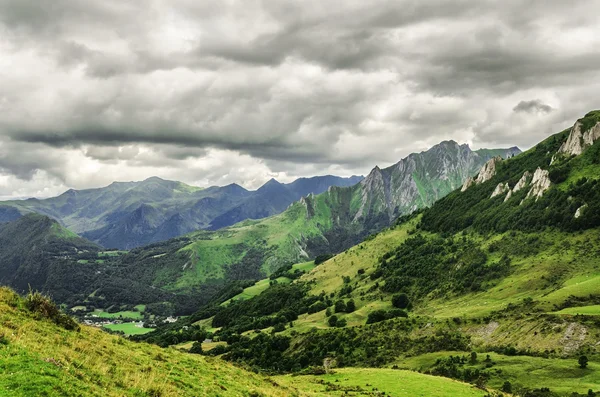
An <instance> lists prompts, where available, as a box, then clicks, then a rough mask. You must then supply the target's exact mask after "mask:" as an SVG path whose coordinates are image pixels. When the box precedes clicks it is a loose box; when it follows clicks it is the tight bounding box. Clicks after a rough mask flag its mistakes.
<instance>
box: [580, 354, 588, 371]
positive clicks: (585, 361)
mask: <svg viewBox="0 0 600 397" xmlns="http://www.w3.org/2000/svg"><path fill="white" fill-rule="evenodd" d="M578 362H579V368H581V369H585V368H587V366H588V358H587V357H586V356H581V357H579V360H578Z"/></svg>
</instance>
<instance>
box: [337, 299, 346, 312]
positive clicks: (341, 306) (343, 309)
mask: <svg viewBox="0 0 600 397" xmlns="http://www.w3.org/2000/svg"><path fill="white" fill-rule="evenodd" d="M335 312H336V313H344V312H346V302H344V301H343V300H339V301H337V302H335Z"/></svg>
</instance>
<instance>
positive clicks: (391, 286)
mask: <svg viewBox="0 0 600 397" xmlns="http://www.w3.org/2000/svg"><path fill="white" fill-rule="evenodd" d="M509 273H510V259H509V257H508V256H503V257H502V259H500V260H499V261H497V262H491V263H488V257H487V255H486V253H485V252H483V251H482V250H481V248H480V246H479V245H478V244H476V243H475V242H473V241H471V240H469V239H467V238H466V237H464V238H458V239H453V238H446V239H444V238H438V237H433V238H425V237H423V236H422V235H420V234H419V235H416V236H415V237H411V238H409V239H407V240H406V241H405V242H404V243H402V244H401V245H400V246H399V247H397V248H396V249H395V250H392V251H390V252H388V253H386V254H385V255H383V257H382V259H381V262H380V265H379V267H378V269H377V270H376V271H375V272H374V273H373V274H372V275H371V278H373V279H376V278H377V276H379V277H381V278H382V279H383V281H385V284H383V286H381V290H382V291H384V292H388V293H393V294H396V295H394V297H393V302H392V303H393V304H394V306H395V307H398V308H403V307H402V306H404V308H405V309H406V308H409V306H410V300H409V298H408V295H406V294H407V293H410V295H412V296H414V297H423V296H426V295H428V294H431V293H435V294H437V295H438V296H442V295H444V294H446V293H448V292H452V293H457V294H460V293H466V292H469V291H478V290H481V289H483V288H486V287H487V286H488V285H489V284H491V283H492V282H495V281H496V280H498V279H500V278H502V277H505V276H507V275H508V274H509Z"/></svg>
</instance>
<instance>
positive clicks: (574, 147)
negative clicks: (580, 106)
mask: <svg viewBox="0 0 600 397" xmlns="http://www.w3.org/2000/svg"><path fill="white" fill-rule="evenodd" d="M598 139H600V122H597V123H596V124H594V125H593V126H592V127H590V128H588V129H587V130H585V127H584V124H583V123H582V122H581V121H579V120H578V121H577V122H575V125H574V126H573V128H571V133H570V134H569V138H568V139H567V141H566V142H565V143H563V144H562V146H561V147H560V149H558V152H559V153H565V154H567V155H572V156H579V155H580V154H581V153H583V151H584V150H585V149H586V148H587V147H589V146H592V145H593V144H594V142H596V141H597V140H598Z"/></svg>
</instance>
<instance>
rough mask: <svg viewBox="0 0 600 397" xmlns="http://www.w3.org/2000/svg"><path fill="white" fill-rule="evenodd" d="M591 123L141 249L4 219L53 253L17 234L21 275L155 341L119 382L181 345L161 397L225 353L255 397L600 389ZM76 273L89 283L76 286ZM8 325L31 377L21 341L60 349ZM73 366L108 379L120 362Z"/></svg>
mask: <svg viewBox="0 0 600 397" xmlns="http://www.w3.org/2000/svg"><path fill="white" fill-rule="evenodd" d="M581 125H586V126H588V128H592V129H593V128H595V126H597V125H600V112H590V113H588V114H587V115H586V116H585V117H584V118H582V119H580V120H579V121H578V122H577V123H576V124H575V126H574V127H573V128H570V129H567V130H565V131H562V132H560V133H557V134H554V135H552V136H550V137H548V138H547V139H545V140H544V141H542V142H540V143H539V144H538V145H536V146H535V147H533V148H532V149H529V150H528V151H526V152H524V153H521V154H517V153H516V152H515V151H514V150H513V149H508V151H501V152H500V153H499V152H498V151H485V152H480V153H485V154H486V155H485V159H483V158H481V156H482V155H480V154H478V153H477V152H472V151H470V149H468V147H465V146H460V145H457V144H455V143H453V142H444V143H442V144H440V145H437V146H435V147H434V148H432V149H431V150H429V151H427V152H423V153H420V154H417V155H411V156H409V157H407V158H406V159H403V160H402V161H401V162H399V163H398V164H396V165H394V166H392V167H390V168H386V169H379V168H378V167H376V168H374V169H373V171H372V172H371V173H370V174H369V175H368V176H367V177H366V178H365V179H364V180H362V181H361V182H360V183H358V184H356V185H354V186H350V187H330V188H328V189H327V191H325V192H323V193H321V194H318V195H314V194H309V195H307V196H303V197H302V198H301V199H300V200H299V201H297V202H295V203H293V204H291V205H290V206H289V207H288V208H287V209H286V210H285V211H283V212H281V213H280V214H276V215H273V216H271V217H267V218H265V219H261V220H245V221H243V222H241V223H237V224H235V225H232V226H228V227H226V228H223V229H219V230H215V231H208V230H198V231H195V232H192V233H189V234H186V235H184V236H181V237H177V238H175V239H170V240H166V241H162V242H157V243H154V244H151V245H148V246H144V247H138V248H133V249H131V250H114V249H113V250H106V249H105V248H102V247H100V246H98V245H96V244H94V243H92V242H89V241H87V240H84V239H82V238H80V237H78V236H77V235H75V234H74V233H72V232H70V231H69V230H68V229H65V228H63V227H62V226H61V225H60V224H59V223H58V222H57V221H54V220H51V219H49V218H47V217H45V216H42V215H37V214H29V215H25V216H23V217H20V218H18V219H17V220H15V221H12V222H8V223H5V224H4V225H3V226H2V227H0V238H2V239H4V240H2V241H5V245H6V246H15V247H17V245H18V244H17V241H18V242H19V244H21V246H22V245H23V244H30V245H32V246H33V245H35V247H36V250H39V254H37V253H36V252H38V251H36V250H33V251H27V253H26V252H25V251H24V250H22V249H15V250H14V251H11V250H4V253H3V255H4V258H7V259H5V261H10V262H7V263H12V264H13V265H12V266H13V268H14V269H16V272H15V273H9V272H5V273H4V277H5V279H4V280H5V281H4V283H6V284H9V285H13V287H14V288H18V286H19V285H21V286H23V281H19V280H38V281H37V282H38V284H37V285H38V286H39V287H38V286H36V288H39V289H42V290H48V291H56V292H59V294H57V295H55V294H54V293H53V296H58V297H61V296H64V298H62V299H59V298H56V299H57V301H58V302H59V303H63V304H64V306H63V307H64V308H67V309H69V310H70V311H71V314H73V315H75V316H77V317H78V318H79V319H80V320H81V321H82V322H83V323H84V324H88V325H94V326H99V325H100V326H103V327H104V328H105V329H106V330H107V331H110V332H111V333H120V334H121V333H122V334H123V335H125V336H126V337H127V339H129V340H127V339H126V338H124V337H123V336H121V337H117V336H114V335H113V336H109V335H107V334H106V333H103V332H102V331H101V330H98V329H93V328H90V327H88V326H86V325H82V326H81V332H83V333H84V334H85V335H87V334H89V335H96V336H94V337H95V338H100V336H98V335H102V336H101V338H107V339H106V342H105V343H106V344H107V345H110V346H113V345H114V344H117V345H121V344H126V345H127V346H130V347H128V349H133V351H134V352H135V354H136V357H138V358H137V362H136V363H135V364H132V366H131V367H130V369H128V370H127V371H131V372H130V373H128V374H125V373H124V372H123V373H119V374H120V375H119V376H120V377H121V378H122V379H125V380H124V381H123V382H121V384H119V385H116V386H115V388H114V391H111V392H114V393H116V394H115V395H118V393H125V394H127V393H130V394H131V395H136V394H135V393H137V391H136V390H138V389H139V388H140V387H141V386H140V385H141V384H140V383H136V382H142V381H141V379H144V381H143V382H144V384H148V385H154V384H155V383H153V382H156V381H158V380H156V381H155V380H154V379H155V378H152V377H150V376H154V375H148V376H146V375H139V374H138V375H133V374H136V373H138V372H136V371H139V370H140V367H138V365H142V366H143V365H146V364H141V363H145V362H147V361H146V360H148V358H147V355H148V354H150V355H153V354H156V355H157V356H163V358H161V359H160V360H159V362H160V363H159V364H157V365H158V366H157V367H153V368H155V369H153V370H152V371H149V374H155V373H160V371H163V369H161V368H162V367H161V366H162V365H166V366H170V364H169V363H170V362H172V360H175V361H176V362H177V363H178V365H177V366H176V368H177V371H179V372H178V374H179V375H177V376H180V377H181V378H180V380H177V381H171V382H170V383H164V384H163V385H162V386H152V387H154V388H156V389H160V390H162V391H161V392H160V394H159V395H177V394H176V393H178V392H179V391H181V390H186V391H185V393H192V390H200V389H194V388H197V387H205V383H202V384H198V383H190V382H188V381H184V380H183V379H184V378H185V377H186V376H189V372H186V371H188V368H192V367H197V366H200V367H203V368H204V367H205V368H207V370H206V372H205V374H206V375H205V376H207V377H208V378H211V377H212V378H211V379H219V380H215V381H214V384H215V385H226V384H227V382H229V381H228V380H226V379H228V378H226V377H227V376H228V375H222V374H221V373H219V374H218V375H217V374H215V373H213V372H211V370H210V368H211V365H212V366H213V368H216V367H218V368H221V369H223V371H224V373H225V374H227V373H230V372H231V371H234V372H235V371H237V373H240V371H251V372H248V373H249V374H250V373H252V372H254V373H258V374H259V375H251V376H250V375H249V376H248V377H247V378H246V379H245V382H246V383H244V384H243V385H242V384H230V383H229V384H228V385H229V386H224V387H225V388H224V389H222V391H223V393H224V394H223V395H227V393H228V392H229V391H231V392H232V395H236V390H238V389H236V387H237V388H240V387H241V389H240V390H246V391H247V390H249V389H250V388H256V390H263V391H261V392H260V393H262V394H248V395H298V396H301V395H306V396H325V395H345V394H348V395H357V396H361V395H365V396H374V395H390V396H415V395H422V396H449V395H453V396H454V395H456V396H482V397H484V396H501V395H506V396H508V395H515V396H522V397H555V396H561V397H562V396H569V397H576V396H592V395H595V393H596V391H600V372H599V371H600V366H599V365H600V364H598V361H597V359H598V357H600V353H599V350H598V349H599V348H600V345H599V342H598V338H600V318H599V317H598V314H599V313H600V311H599V309H598V308H599V307H600V295H599V294H598V291H599V288H600V262H598V258H599V257H600V235H599V233H600V232H599V230H600V229H599V228H600V218H599V217H598V214H599V213H600V212H599V211H598V210H599V209H600V208H599V207H598V206H599V205H600V183H599V181H598V175H600V155H599V150H600V149H599V148H600V146H599V145H600V144H599V143H598V142H597V141H593V142H589V143H586V144H585V145H584V146H583V148H582V150H581V152H578V153H577V154H571V153H570V152H568V147H569V145H567V144H566V143H565V142H572V141H573V140H574V139H575V138H573V136H575V137H576V136H577V134H585V133H586V130H585V129H583V130H582V128H581V127H580V126H581ZM578 126H579V127H578ZM565 148H567V149H565ZM498 154H503V155H504V156H498ZM483 160H485V161H483ZM476 166H477V167H476ZM428 167H429V168H428ZM431 167H433V168H431ZM477 169H479V172H477ZM434 171H435V172H437V175H436V176H434V177H432V175H433V173H434ZM425 174H427V175H428V177H429V178H431V179H430V180H429V182H427V183H425V182H424V179H423V178H420V177H419V175H425ZM411 186H412V190H411ZM23 230H27V231H28V232H27V233H28V234H25V235H23V232H22V231H23ZM50 247H51V248H52V249H51V250H50ZM48 252H51V253H52V255H47V254H46V253H48ZM90 270H91V271H90ZM61 272H65V273H61ZM66 273H68V274H69V277H70V279H76V280H81V281H82V282H81V283H80V284H79V286H80V289H78V290H76V291H73V292H70V291H69V290H68V288H72V287H70V286H71V285H72V284H71V283H70V282H68V281H67V280H69V279H67V278H66V277H65V276H64V274H66ZM10 274H16V275H18V277H21V278H18V277H17V278H12V279H11V278H6V277H8V276H9V275H10ZM13 277H14V276H13ZM55 280H56V281H55ZM60 283H63V284H60ZM58 286H61V288H62V289H63V290H60V289H57V287H58ZM2 291H3V294H4V302H5V303H4V305H5V306H4V311H5V312H7V313H9V314H7V316H8V317H6V318H7V319H8V318H9V317H15V316H17V317H18V318H19V319H20V320H19V321H22V322H23V323H25V322H26V323H27V324H34V325H33V326H34V327H42V328H41V329H43V327H54V325H50V324H49V322H48V321H47V319H44V318H43V316H41V318H40V315H39V314H38V315H36V314H35V312H33V314H32V313H29V312H28V311H27V309H26V307H28V306H27V302H28V300H29V299H31V298H30V297H28V298H26V300H25V302H23V301H21V300H20V299H22V298H19V297H17V296H16V295H15V294H14V293H13V292H11V291H10V290H8V289H4V290H2ZM60 291H64V292H63V293H64V295H60ZM19 292H25V291H24V288H23V287H21V291H19ZM29 296H31V293H30V295H29ZM11 302H12V303H11ZM59 318H60V317H59ZM6 321H8V320H5V323H4V325H3V327H4V330H3V331H2V332H3V333H4V334H5V337H4V338H5V345H6V346H8V347H10V348H9V349H7V350H6V351H3V354H8V355H7V356H5V357H6V358H7V359H8V358H10V360H9V361H8V362H10V363H11V364H9V365H14V367H11V368H12V369H11V371H13V373H16V374H19V373H20V372H19V371H20V370H19V368H23V367H20V366H23V365H25V364H23V363H24V362H26V361H27V360H31V357H30V356H27V354H30V353H27V354H24V353H23V354H21V353H18V352H19V351H21V350H19V349H24V350H22V351H28V352H31V351H32V349H34V350H35V351H42V352H43V353H40V354H42V355H45V354H49V353H47V351H46V350H39V349H41V348H40V347H38V346H37V345H35V342H34V340H29V339H24V337H20V336H18V335H20V332H21V333H22V332H24V331H22V328H20V326H19V325H18V324H17V325H15V324H12V325H11V322H10V321H8V322H6ZM31 321H33V323H31ZM54 321H55V322H57V321H58V320H54ZM61 321H62V320H61ZM6 324H8V325H6ZM57 324H60V323H57ZM0 325H1V323H0ZM11 327H16V328H11ZM10 329H14V330H17V332H13V331H10ZM41 329H40V331H36V332H41ZM19 330H21V331H19ZM52 332H57V333H59V334H63V333H64V332H65V331H52ZM66 332H72V331H66ZM109 338H110V339H109ZM69 339H70V336H68V334H65V337H64V338H63V339H62V341H61V342H60V343H61V346H64V349H65V350H63V351H64V355H63V356H62V357H61V358H53V360H59V361H58V362H59V363H60V365H56V364H53V365H55V366H57V367H58V368H59V369H56V371H63V372H61V373H62V375H60V376H62V377H65V376H71V375H73V374H72V373H70V372H69V370H67V371H66V372H65V370H64V369H62V368H70V365H71V364H68V365H67V364H65V363H68V362H71V360H72V358H71V355H73V356H74V357H77V353H73V352H72V351H71V350H69V349H71V348H72V347H73V343H72V342H65V341H68V340H69ZM109 341H110V343H109ZM14 346H18V348H17V351H16V352H15V351H14V350H11V349H13V347H14ZM33 346H35V347H33ZM114 349H117V350H114V352H113V354H120V353H119V349H120V347H115V348H114ZM76 351H77V350H76ZM155 352H158V353H155ZM161 352H164V353H161ZM93 354H96V353H93ZM167 355H168V356H167ZM26 356H27V357H26ZM196 360H197V361H196ZM175 361H173V362H175ZM98 363H100V361H98ZM37 365H42V364H39V363H38V364H37ZM44 365H45V364H44ZM44 365H42V366H44ZM98 365H101V364H98ZM102 365H105V364H102ZM215 366H216V367H215ZM6 368H8V367H6ZM44 368H45V367H44ZM74 368H87V369H86V370H85V371H84V370H83V369H80V371H81V372H83V374H82V375H81V376H83V378H84V379H88V378H86V377H88V376H89V377H96V378H94V379H96V381H95V382H96V383H97V384H98V385H101V386H102V387H106V384H105V383H103V382H105V381H103V380H102V379H103V376H105V375H102V374H103V372H102V371H105V369H99V368H96V367H86V366H83V367H78V366H77V365H75V367H74ZM106 368H108V367H106ZM172 370H173V369H171V371H172ZM15 371H16V372H15ZM98 371H100V372H98ZM106 371H110V370H109V369H106ZM115 371H123V369H118V370H115ZM155 371H158V372H155ZM92 372H93V374H92ZM107 373H109V372H105V374H107ZM77 376H80V375H77ZM170 376H172V375H170V374H169V375H167V379H169V378H168V377H170ZM222 376H225V378H222ZM89 379H91V378H89ZM135 379H137V381H136V380H135ZM157 379H158V378H157ZM222 379H225V380H222ZM2 382H3V381H2V378H1V377H0V385H2ZM4 382H5V383H4V387H5V388H7V390H8V389H10V388H11V387H13V386H11V383H9V381H8V380H6V381H4ZM7 382H8V383H7ZM69 382H71V381H69ZM86 382H87V383H88V384H89V382H90V381H86ZM146 382H149V383H146ZM248 382H249V383H248ZM40 385H41V386H39V387H40V388H43V387H51V388H54V389H56V387H57V386H55V385H54V386H53V384H52V383H51V382H50V381H48V380H40ZM88 387H90V386H88ZM144 387H145V386H144ZM136 388H137V389H136ZM40 390H41V389H40ZM111 390H113V389H111ZM207 390H208V389H207ZM63 392H64V393H67V392H68V391H63ZM204 392H205V393H208V394H214V393H216V392H215V391H214V390H213V391H210V392H209V391H206V390H205V391H204ZM143 393H146V394H141V395H153V394H152V393H153V392H151V391H148V390H145V391H143ZM278 393H279V394H278ZM382 393H384V394H382ZM65 395H68V394H65Z"/></svg>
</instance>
